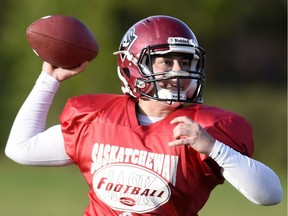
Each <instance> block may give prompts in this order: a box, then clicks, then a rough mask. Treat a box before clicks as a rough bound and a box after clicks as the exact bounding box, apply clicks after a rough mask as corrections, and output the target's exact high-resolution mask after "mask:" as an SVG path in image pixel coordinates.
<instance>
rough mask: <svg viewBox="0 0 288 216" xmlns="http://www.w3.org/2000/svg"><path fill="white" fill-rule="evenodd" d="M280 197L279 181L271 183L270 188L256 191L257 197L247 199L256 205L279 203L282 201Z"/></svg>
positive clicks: (281, 194)
mask: <svg viewBox="0 0 288 216" xmlns="http://www.w3.org/2000/svg"><path fill="white" fill-rule="evenodd" d="M282 198H283V189H282V187H281V184H280V182H279V183H277V184H274V185H271V187H270V188H263V190H262V192H260V193H258V195H257V197H254V198H252V197H250V198H248V199H249V200H250V201H251V202H253V203H255V204H257V205H262V206H271V205H277V204H279V203H280V202H281V201H282Z"/></svg>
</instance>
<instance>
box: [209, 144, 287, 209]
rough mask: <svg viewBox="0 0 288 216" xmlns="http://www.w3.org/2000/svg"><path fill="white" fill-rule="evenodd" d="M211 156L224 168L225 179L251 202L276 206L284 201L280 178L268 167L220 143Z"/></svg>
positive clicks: (216, 145)
mask: <svg viewBox="0 0 288 216" xmlns="http://www.w3.org/2000/svg"><path fill="white" fill-rule="evenodd" d="M210 156H211V157H212V158H213V159H214V160H215V161H216V162H217V163H218V164H219V165H220V166H221V167H222V168H223V176H224V178H225V179H226V180H227V181H228V182H230V183H231V184H232V185H233V186H234V187H235V188H236V189H237V190H239V191H240V192H241V193H242V194H243V195H244V196H245V197H246V198H248V199H249V200H250V201H252V202H254V203H256V204H259V205H274V204H277V203H279V202H281V200H282V196H283V190H282V187H281V183H280V181H279V178H278V176H277V175H276V174H275V172H274V171H273V170H271V169H270V168H269V167H267V166H266V165H264V164H262V163H260V162H259V161H256V160H254V159H252V158H249V157H247V156H244V155H242V154H241V153H239V152H237V151H235V150H234V149H232V148H230V147H229V146H227V145H224V144H222V143H220V142H218V141H216V143H215V147H214V149H213V151H212V152H211V154H210Z"/></svg>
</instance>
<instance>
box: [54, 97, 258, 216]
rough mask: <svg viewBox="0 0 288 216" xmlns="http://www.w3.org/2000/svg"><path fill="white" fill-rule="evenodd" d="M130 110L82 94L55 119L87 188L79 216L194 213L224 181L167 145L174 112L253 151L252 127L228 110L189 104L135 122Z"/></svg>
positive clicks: (187, 152)
mask: <svg viewBox="0 0 288 216" xmlns="http://www.w3.org/2000/svg"><path fill="white" fill-rule="evenodd" d="M135 107H136V102H135V100H134V99H133V98H131V97H128V96H125V95H112V94H99V95H83V96H79V97H73V98H71V99H69V101H68V103H67V104H66V106H65V108H64V110H63V112H62V114H61V116H60V122H61V125H62V132H63V136H64V142H65V149H66V152H67V154H68V155H69V156H70V157H71V159H72V160H73V161H74V162H75V164H76V165H77V166H78V167H79V169H80V171H81V172H82V174H83V176H84V178H85V179H86V181H87V183H88V185H89V188H90V191H89V198H90V204H89V205H88V207H87V208H86V210H85V213H84V215H87V216H88V215H122V216H124V215H168V216H169V215H171V216H172V215H173V216H175V215H176V216H177V215H179V216H185V215H189V216H191V215H197V214H198V211H199V210H200V209H201V208H202V207H203V205H204V204H205V203H206V201H207V199H208V198H209V195H210V192H211V191H212V190H213V189H214V188H215V186H216V185H218V184H222V183H223V181H224V179H223V177H222V175H221V172H220V170H221V168H220V167H219V166H218V165H217V164H216V162H215V161H214V160H213V159H211V158H210V157H208V156H206V155H203V154H200V153H198V152H196V151H195V150H194V149H193V148H191V147H190V146H188V145H182V146H177V147H170V146H168V145H167V143H168V142H170V141H172V140H174V137H173V133H172V131H173V128H174V127H175V125H171V124H170V121H171V120H172V119H173V118H175V117H176V116H187V117H190V118H192V119H193V120H194V121H196V122H197V123H199V124H200V125H201V126H202V127H204V128H205V129H206V130H207V131H208V133H209V134H210V135H211V136H212V137H214V138H215V139H217V140H219V141H221V142H223V143H225V144H226V145H229V146H230V147H232V148H234V149H235V150H237V151H239V152H241V153H242V154H245V155H248V156H251V155H252V153H253V138H252V129H251V126H250V125H249V123H248V122H247V121H246V120H245V119H244V118H242V117H240V116H238V115H236V114H234V113H232V112H228V111H225V110H222V109H219V108H215V107H209V106H204V105H200V104H193V105H189V106H183V107H180V108H179V109H178V110H176V111H175V112H173V113H171V114H169V115H168V116H167V117H165V118H164V119H163V120H161V121H159V122H156V123H153V124H151V125H149V126H141V125H139V123H138V121H137V117H136V108H135Z"/></svg>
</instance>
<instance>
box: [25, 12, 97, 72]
mask: <svg viewBox="0 0 288 216" xmlns="http://www.w3.org/2000/svg"><path fill="white" fill-rule="evenodd" d="M26 35H27V39H28V42H29V44H30V46H31V47H32V49H33V50H34V52H35V53H36V54H37V55H38V56H39V57H40V58H41V59H42V60H44V61H46V62H48V63H50V64H52V65H53V66H55V67H61V68H65V69H69V68H74V67H77V66H79V65H80V64H81V63H83V62H84V61H91V60H93V59H94V58H95V57H96V56H97V54H98V52H99V46H98V43H97V41H96V38H95V37H94V35H93V33H92V32H91V31H90V29H89V28H88V27H87V26H86V25H85V24H83V23H82V22H80V21H79V20H77V19H75V18H73V17H70V16H63V15H52V16H46V17H43V18H41V19H39V20H37V21H35V22H33V23H32V24H31V25H30V26H29V27H28V28H27V31H26Z"/></svg>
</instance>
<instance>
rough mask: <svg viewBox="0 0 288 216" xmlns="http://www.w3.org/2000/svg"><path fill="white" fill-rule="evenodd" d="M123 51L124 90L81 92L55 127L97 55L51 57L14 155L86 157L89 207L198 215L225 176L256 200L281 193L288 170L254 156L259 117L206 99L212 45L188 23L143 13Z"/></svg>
mask: <svg viewBox="0 0 288 216" xmlns="http://www.w3.org/2000/svg"><path fill="white" fill-rule="evenodd" d="M114 54H115V55H117V59H118V68H117V71H118V76H119V78H120V80H121V83H122V90H123V92H124V94H123V95H117V94H88V95H82V96H76V97H72V98H70V99H69V101H68V102H67V104H66V106H65V108H64V109H63V112H62V114H61V115H60V124H58V125H55V126H53V127H51V128H48V129H45V123H46V117H47V113H48V111H49V107H50V105H51V103H52V100H53V97H54V95H55V94H56V92H57V90H58V87H59V86H60V83H61V82H63V81H64V80H67V79H69V78H71V77H72V76H74V75H77V74H79V73H81V72H83V71H84V70H85V68H86V66H87V62H85V63H83V64H82V65H81V66H80V67H78V68H74V69H70V70H65V69H61V68H54V67H53V66H52V65H50V64H48V63H47V62H44V63H43V67H42V72H41V74H40V76H39V78H38V80H37V82H36V84H35V86H34V88H33V90H32V91H31V93H30V94H29V96H28V98H27V99H26V101H25V102H24V104H23V105H22V107H21V109H20V111H19V113H18V115H17V117H16V119H15V122H14V124H13V127H12V129H11V132H10V136H9V139H8V142H7V146H6V149H5V152H6V155H7V156H8V157H9V158H11V159H12V160H14V161H16V162H18V163H20V164H26V165H40V166H64V165H68V164H76V165H77V166H78V167H79V169H80V171H81V172H82V174H83V176H84V178H85V179H86V181H87V183H88V185H89V187H90V192H89V197H90V204H89V206H88V207H87V208H86V210H85V213H84V215H118V216H119V215H139V214H143V215H171V216H175V215H179V216H183V215H189V216H191V215H198V212H199V210H200V209H201V208H202V207H203V206H204V204H205V203H206V202H207V200H208V198H209V195H210V193H211V191H212V190H213V189H214V188H215V187H216V186H217V185H219V184H222V183H223V182H224V180H226V181H228V182H229V183H231V184H232V185H233V186H234V187H235V188H236V189H237V190H239V192H240V193H242V194H243V195H244V196H245V197H247V199H249V200H250V201H251V202H253V203H256V204H259V205H274V204H277V203H279V202H280V201H281V199H282V194H283V191H282V187H281V184H280V181H279V178H278V176H277V175H276V174H275V172H274V171H273V170H271V169H270V168H269V167H267V166H266V165H264V164H263V163H261V162H259V161H257V160H255V159H252V154H253V134H252V128H251V126H250V124H249V123H248V122H247V121H246V120H245V119H244V118H243V117H241V116H239V115H237V114H235V113H233V112H230V111H226V110H224V109H221V108H216V107H210V106H206V105H203V104H202V102H203V98H202V93H203V86H204V82H205V70H204V68H205V51H204V49H203V48H201V47H200V46H199V44H198V41H197V39H196V37H195V35H194V33H193V32H192V31H191V29H190V28H189V27H188V26H187V25H186V24H185V23H183V22H182V21H180V20H178V19H176V18H174V17H169V16H152V17H148V18H145V19H143V20H140V21H139V22H137V23H136V24H135V25H133V26H132V27H131V28H130V29H129V30H128V31H127V33H126V34H125V35H124V37H123V39H122V41H121V43H120V47H119V50H118V51H117V52H115V53H114ZM215 211H217V210H215Z"/></svg>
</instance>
